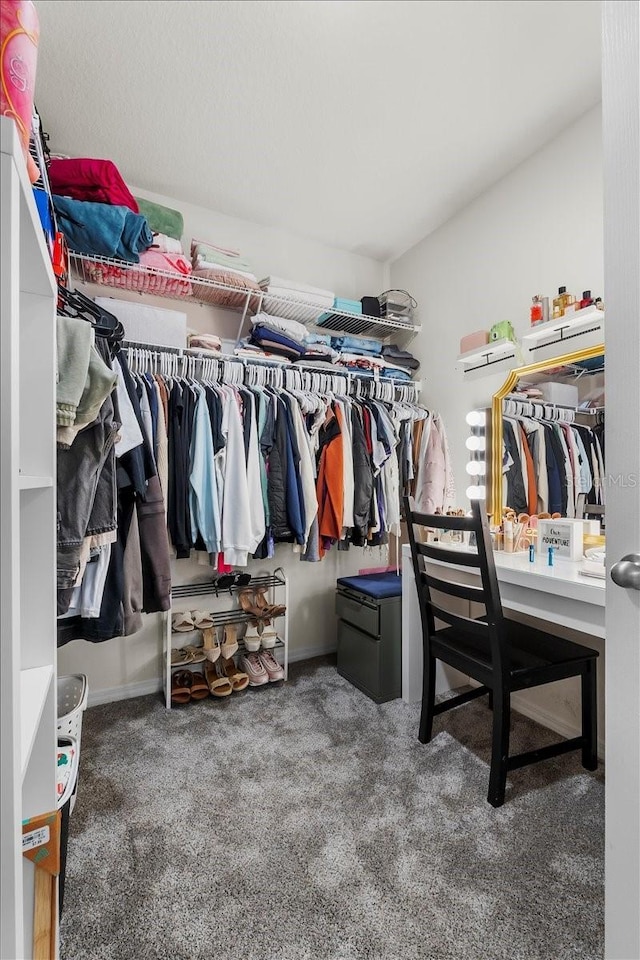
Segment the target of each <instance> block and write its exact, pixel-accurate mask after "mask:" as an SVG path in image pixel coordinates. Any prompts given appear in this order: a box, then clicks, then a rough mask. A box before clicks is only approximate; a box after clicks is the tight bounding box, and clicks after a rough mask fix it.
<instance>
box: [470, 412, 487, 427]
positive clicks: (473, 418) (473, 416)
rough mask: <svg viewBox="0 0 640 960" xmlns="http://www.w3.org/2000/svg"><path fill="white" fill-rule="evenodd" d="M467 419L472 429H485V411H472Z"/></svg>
mask: <svg viewBox="0 0 640 960" xmlns="http://www.w3.org/2000/svg"><path fill="white" fill-rule="evenodd" d="M465 419H466V421H467V423H468V424H469V426H470V427H484V425H485V423H486V419H487V416H486V414H485V412H484V411H483V410H470V411H469V413H468V414H467V416H466V417H465Z"/></svg>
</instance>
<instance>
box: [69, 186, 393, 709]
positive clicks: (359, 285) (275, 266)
mask: <svg viewBox="0 0 640 960" xmlns="http://www.w3.org/2000/svg"><path fill="white" fill-rule="evenodd" d="M132 189H133V193H134V194H135V195H136V196H144V197H147V198H148V199H150V200H155V201H157V202H159V203H163V204H165V205H166V206H169V207H173V208H174V209H177V210H180V211H181V212H182V214H183V216H184V220H185V234H184V239H183V242H184V246H185V249H186V250H187V252H188V248H189V242H190V240H191V238H192V237H196V238H198V239H199V240H209V241H211V242H213V243H220V244H222V245H228V246H231V247H236V246H237V248H238V249H239V250H241V252H242V253H243V254H244V255H245V256H246V257H247V259H248V261H249V263H250V264H251V266H252V269H253V272H254V273H255V274H256V275H257V277H258V279H260V278H261V277H263V276H267V275H268V274H270V273H273V274H275V275H277V276H282V277H287V278H290V279H297V280H300V281H302V282H306V283H309V284H312V285H314V286H318V287H324V288H327V289H330V290H333V291H334V292H335V293H337V294H339V295H341V296H346V297H353V298H360V297H361V296H363V295H365V294H373V295H376V294H378V293H380V292H381V291H382V290H383V289H385V286H386V285H387V284H386V283H385V280H386V268H385V265H384V264H382V263H380V262H378V261H376V260H372V259H369V258H367V257H362V256H358V255H356V254H351V253H347V252H345V251H343V250H339V249H337V248H333V247H328V246H326V245H323V244H320V243H317V242H315V241H311V240H305V239H303V238H301V237H297V236H294V235H293V234H290V233H287V232H286V231H284V230H281V229H279V228H277V227H264V226H260V225H258V224H253V223H250V222H248V221H246V220H238V219H235V218H233V217H227V216H224V215H223V214H220V213H217V212H215V211H212V210H203V209H201V208H198V207H194V206H192V205H190V204H186V203H182V202H181V201H179V200H175V199H171V198H168V197H161V196H157V195H155V194H151V193H148V192H147V191H143V190H137V189H136V188H135V187H134V188H132ZM87 290H88V292H89V293H90V294H91V295H92V296H110V295H111V291H110V290H109V289H108V288H106V287H98V286H94V285H91V286H88V287H87ZM113 295H114V296H118V297H122V298H124V299H134V300H136V299H138V297H139V294H136V293H130V294H127V293H126V292H124V291H122V292H121V291H113ZM144 302H145V303H150V304H156V305H157V306H160V307H164V308H165V309H167V308H168V309H172V308H175V309H177V310H182V311H183V312H186V313H187V315H188V321H187V322H188V324H189V325H190V326H191V327H193V328H194V329H197V330H200V331H204V330H207V331H212V332H216V333H218V334H220V335H221V336H224V337H235V335H236V332H237V328H238V321H239V314H238V313H236V312H235V311H230V310H223V309H219V308H214V307H209V306H200V305H197V304H193V305H185V304H181V303H178V302H176V301H169V300H163V299H160V298H157V297H153V298H151V297H147V298H145V301H144ZM386 562H387V550H386V548H385V549H383V550H380V549H375V550H367V551H364V550H362V549H360V548H357V547H352V548H351V550H350V551H349V552H348V553H338V551H337V550H335V549H333V550H331V551H330V553H329V554H328V555H327V556H326V557H325V559H324V560H322V561H321V562H320V563H313V564H310V563H301V562H300V560H299V558H298V557H297V556H296V555H294V554H292V551H291V547H290V546H289V545H281V546H279V547H277V548H276V558H275V561H252V562H251V563H250V565H249V568H248V569H249V572H252V573H254V575H255V574H257V573H258V572H261V571H265V570H269V569H273V568H274V567H277V566H278V565H282V566H284V567H285V568H286V571H287V574H288V576H289V577H290V584H291V586H290V598H291V603H290V610H291V618H290V621H289V639H290V649H291V655H292V656H293V657H294V658H299V659H302V658H304V657H306V656H315V655H318V654H320V653H322V652H324V651H327V650H332V649H335V643H336V622H335V618H334V615H333V593H334V591H335V582H336V579H337V577H340V576H348V575H351V574H354V573H357V572H358V570H360V569H361V568H363V567H367V566H382V565H383V564H385V563H386ZM209 571H210V568H208V567H199V566H198V565H197V563H195V562H191V561H186V560H180V561H176V562H174V564H173V578H174V582H176V583H184V582H188V581H189V580H195V579H205V578H206V576H207V573H208V572H209ZM227 599H229V598H228V597H227ZM222 603H223V601H220V604H222ZM194 606H197V605H196V604H194ZM220 608H221V609H224V606H221V607H220ZM161 650H162V639H161V627H160V617H159V616H157V615H154V616H149V617H145V625H144V628H143V630H142V631H140V633H137V634H135V635H134V636H132V637H122V638H116V639H114V640H109V641H106V642H105V643H100V644H91V643H86V642H85V641H83V640H76V641H73V642H72V643H70V644H67V645H66V646H65V647H62V648H61V649H60V651H59V658H58V670H59V672H60V673H61V674H66V673H78V672H80V673H85V674H86V675H87V677H88V679H89V686H90V690H91V701H92V702H98V701H103V700H109V699H113V698H116V697H119V696H127V695H129V696H133V695H136V694H138V693H145V692H149V691H151V690H153V689H156V688H157V687H158V686H159V684H160V678H161V676H162V658H161Z"/></svg>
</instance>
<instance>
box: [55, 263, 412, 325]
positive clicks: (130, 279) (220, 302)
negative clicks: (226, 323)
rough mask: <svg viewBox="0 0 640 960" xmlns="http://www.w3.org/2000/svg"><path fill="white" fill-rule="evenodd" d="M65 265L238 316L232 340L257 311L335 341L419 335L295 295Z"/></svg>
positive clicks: (194, 277) (82, 274) (113, 266)
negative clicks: (337, 338) (347, 337)
mask: <svg viewBox="0 0 640 960" xmlns="http://www.w3.org/2000/svg"><path fill="white" fill-rule="evenodd" d="M69 259H70V263H71V268H72V271H73V274H74V276H75V277H76V279H78V280H80V281H82V282H83V283H97V284H100V285H101V286H106V287H113V288H116V289H119V290H129V291H132V292H136V293H141V294H150V295H152V296H157V297H163V298H165V299H169V300H179V301H181V302H182V303H200V304H207V305H209V306H217V307H224V308H226V309H231V310H235V311H239V312H240V313H241V319H240V323H239V327H238V339H239V338H240V333H241V330H242V326H243V324H244V321H245V319H246V317H247V315H248V314H249V313H251V314H255V313H258V312H260V311H263V312H264V313H269V314H272V315H275V316H279V317H284V318H286V319H288V320H297V321H298V322H299V323H303V324H304V325H305V326H307V327H312V328H314V329H316V330H317V331H319V332H320V333H331V334H334V335H336V336H339V335H341V334H343V335H350V336H369V337H374V338H375V339H377V340H381V341H390V340H391V339H394V340H397V339H400V340H402V341H403V342H404V343H407V342H408V341H409V340H411V339H412V338H413V337H414V336H415V334H416V333H417V332H418V331H419V329H420V325H419V324H416V323H410V324H409V323H403V322H401V321H400V320H395V319H393V318H391V317H372V316H369V315H367V314H354V313H348V312H347V311H344V310H338V309H336V308H335V307H327V306H321V305H319V304H318V303H314V302H313V299H312V298H311V299H310V300H302V299H300V298H299V297H298V296H296V295H292V296H281V295H280V294H278V295H276V294H273V293H270V292H269V291H268V290H262V289H260V288H257V289H256V288H253V287H247V286H232V285H230V284H228V283H222V282H221V281H218V280H212V279H211V278H209V277H202V276H198V274H194V273H191V274H180V273H178V272H177V271H172V270H160V269H157V268H154V267H148V266H145V265H144V264H140V263H127V262H126V261H123V260H116V259H113V258H111V257H98V256H88V255H86V254H82V253H70V254H69Z"/></svg>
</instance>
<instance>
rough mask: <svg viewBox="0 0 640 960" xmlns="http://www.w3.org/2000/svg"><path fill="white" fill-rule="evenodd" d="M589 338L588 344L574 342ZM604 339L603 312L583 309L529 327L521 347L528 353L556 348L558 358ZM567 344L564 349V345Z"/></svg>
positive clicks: (589, 308)
mask: <svg viewBox="0 0 640 960" xmlns="http://www.w3.org/2000/svg"><path fill="white" fill-rule="evenodd" d="M587 337H589V338H590V340H589V343H588V344H585V343H583V342H579V343H578V342H576V338H587ZM603 339H604V311H603V310H597V309H596V308H595V307H585V308H584V310H575V311H573V312H572V313H568V314H567V315H566V316H564V317H560V319H559V320H548V321H547V323H539V324H537V325H536V326H535V327H531V329H530V330H529V332H528V333H525V335H524V336H523V338H522V345H523V347H525V348H526V349H527V350H528V351H529V353H534V352H535V351H536V350H543V349H546V348H547V347H555V346H558V345H559V347H560V349H559V350H558V351H557V352H558V356H560V354H562V353H567V352H568V351H569V350H578V349H580V347H581V346H584V345H587V346H590V345H591V340H593V342H594V344H595V343H598V342H600V341H601V340H603ZM567 343H568V344H569V346H568V347H565V344H567Z"/></svg>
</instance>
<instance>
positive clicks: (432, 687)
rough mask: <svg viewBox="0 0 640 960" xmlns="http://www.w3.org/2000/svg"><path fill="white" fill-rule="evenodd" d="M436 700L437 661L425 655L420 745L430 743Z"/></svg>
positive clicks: (419, 732) (419, 734) (419, 733)
mask: <svg viewBox="0 0 640 960" xmlns="http://www.w3.org/2000/svg"><path fill="white" fill-rule="evenodd" d="M435 699H436V661H435V660H434V658H433V657H428V656H426V655H425V658H424V673H423V677H422V711H421V713H420V729H419V731H418V740H419V741H420V743H429V741H430V740H431V728H432V726H433V706H434V703H435Z"/></svg>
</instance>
